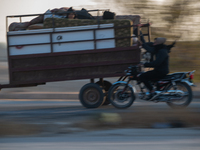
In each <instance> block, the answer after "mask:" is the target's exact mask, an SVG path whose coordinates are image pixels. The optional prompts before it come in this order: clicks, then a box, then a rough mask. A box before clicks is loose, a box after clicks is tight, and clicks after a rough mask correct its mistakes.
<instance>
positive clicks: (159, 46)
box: [140, 37, 169, 100]
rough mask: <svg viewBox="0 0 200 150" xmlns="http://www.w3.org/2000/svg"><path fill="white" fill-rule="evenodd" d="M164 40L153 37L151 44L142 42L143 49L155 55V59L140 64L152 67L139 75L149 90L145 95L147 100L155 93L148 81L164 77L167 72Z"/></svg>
mask: <svg viewBox="0 0 200 150" xmlns="http://www.w3.org/2000/svg"><path fill="white" fill-rule="evenodd" d="M165 42H166V38H163V37H159V38H155V40H154V43H153V46H149V45H148V44H146V43H143V44H142V46H143V48H144V49H146V50H147V51H148V52H150V53H154V54H155V56H156V59H155V60H154V61H152V62H146V63H144V64H140V65H141V66H144V67H152V68H154V69H153V70H151V71H147V72H145V73H143V74H141V75H140V80H141V82H143V83H144V85H145V86H146V88H147V89H148V90H149V92H150V94H148V95H147V100H150V99H151V98H152V97H153V96H155V94H156V93H155V90H154V89H153V86H152V85H151V83H150V81H151V80H155V79H156V80H157V79H161V78H164V77H165V76H166V75H167V74H168V73H169V55H168V51H169V49H168V47H167V46H166V45H165V44H164V43H165Z"/></svg>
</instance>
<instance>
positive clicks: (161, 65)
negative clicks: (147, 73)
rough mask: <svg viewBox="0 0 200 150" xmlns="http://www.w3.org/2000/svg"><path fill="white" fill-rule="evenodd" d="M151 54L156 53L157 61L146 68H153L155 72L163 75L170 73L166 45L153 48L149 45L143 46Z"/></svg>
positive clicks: (146, 65)
mask: <svg viewBox="0 0 200 150" xmlns="http://www.w3.org/2000/svg"><path fill="white" fill-rule="evenodd" d="M142 46H143V48H144V49H146V50H147V51H148V52H150V53H154V54H155V56H156V59H155V60H154V61H152V62H149V63H145V64H144V66H145V67H152V68H154V70H155V71H157V72H158V73H162V74H168V73H169V55H168V49H167V47H166V46H165V45H164V44H159V45H155V46H153V47H150V46H148V45H147V44H145V43H144V44H143V45H142Z"/></svg>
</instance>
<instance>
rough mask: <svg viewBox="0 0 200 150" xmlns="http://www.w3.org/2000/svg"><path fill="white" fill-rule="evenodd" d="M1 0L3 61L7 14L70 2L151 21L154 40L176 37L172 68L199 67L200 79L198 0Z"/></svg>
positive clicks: (76, 6)
mask: <svg viewBox="0 0 200 150" xmlns="http://www.w3.org/2000/svg"><path fill="white" fill-rule="evenodd" d="M0 4H1V5H0V20H1V21H0V35H1V36H0V51H1V55H0V60H2V61H6V60H7V58H6V57H7V56H6V22H5V20H6V16H8V15H24V14H38V13H39V14H40V13H41V14H42V13H44V12H45V11H46V10H48V9H54V8H60V7H71V6H72V7H73V8H74V9H76V10H79V9H82V8H85V9H87V10H91V9H110V11H113V12H115V13H116V15H140V16H141V18H142V23H146V22H148V21H149V22H151V23H152V38H151V40H152V41H153V39H154V37H162V36H163V37H166V38H167V39H168V43H171V42H173V41H174V40H177V44H176V47H175V48H173V49H172V52H171V53H170V70H171V72H175V71H188V70H197V72H196V75H195V81H200V76H199V75H200V70H199V67H200V60H199V59H200V57H199V55H200V53H199V49H198V48H199V46H200V42H199V39H200V30H198V29H199V28H200V1H199V0H110V1H107V0H82V1H78V0H73V1H66V0H56V1H49V0H28V1H27V0H9V1H7V0H0ZM26 19H29V20H30V18H26ZM10 21H11V22H14V21H16V20H10ZM22 21H26V20H22ZM144 32H145V31H144Z"/></svg>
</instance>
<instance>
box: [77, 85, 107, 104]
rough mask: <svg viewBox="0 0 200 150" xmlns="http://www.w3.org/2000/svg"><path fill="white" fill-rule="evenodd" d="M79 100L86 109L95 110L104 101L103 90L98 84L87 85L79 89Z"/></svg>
mask: <svg viewBox="0 0 200 150" xmlns="http://www.w3.org/2000/svg"><path fill="white" fill-rule="evenodd" d="M79 100H80V102H81V104H82V105H83V106H84V107H86V108H97V107H99V106H101V105H102V104H103V103H104V101H105V98H104V92H103V89H102V88H101V87H100V86H99V85H98V84H95V83H88V84H86V85H84V86H83V87H82V88H81V90H80V93H79Z"/></svg>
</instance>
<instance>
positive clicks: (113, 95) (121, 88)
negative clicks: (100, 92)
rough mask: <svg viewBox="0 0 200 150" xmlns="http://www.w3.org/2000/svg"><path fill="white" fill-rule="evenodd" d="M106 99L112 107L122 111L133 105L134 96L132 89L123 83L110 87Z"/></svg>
mask: <svg viewBox="0 0 200 150" xmlns="http://www.w3.org/2000/svg"><path fill="white" fill-rule="evenodd" d="M108 99H109V101H110V103H111V104H112V105H113V106H114V107H116V108H119V109H124V108H128V107H130V106H131V105H132V104H133V102H134V101H135V95H134V91H133V89H132V87H130V86H127V84H125V83H117V84H115V85H112V86H111V87H110V90H109V92H108Z"/></svg>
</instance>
